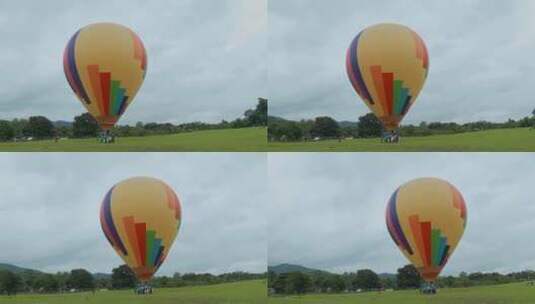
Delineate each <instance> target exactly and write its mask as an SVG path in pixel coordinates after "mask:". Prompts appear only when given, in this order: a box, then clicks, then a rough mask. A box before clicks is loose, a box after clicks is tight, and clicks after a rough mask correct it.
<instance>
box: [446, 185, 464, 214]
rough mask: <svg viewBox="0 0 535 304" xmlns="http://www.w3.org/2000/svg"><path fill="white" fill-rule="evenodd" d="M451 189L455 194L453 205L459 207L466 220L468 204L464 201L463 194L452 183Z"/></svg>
mask: <svg viewBox="0 0 535 304" xmlns="http://www.w3.org/2000/svg"><path fill="white" fill-rule="evenodd" d="M450 189H451V192H452V195H453V206H454V207H455V208H457V209H459V211H460V213H461V218H462V219H464V220H466V204H465V202H464V199H463V196H462V195H461V193H460V192H459V191H457V189H455V187H453V186H452V185H450Z"/></svg>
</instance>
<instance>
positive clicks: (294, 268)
mask: <svg viewBox="0 0 535 304" xmlns="http://www.w3.org/2000/svg"><path fill="white" fill-rule="evenodd" d="M268 271H273V272H274V273H276V274H281V273H288V272H302V273H314V272H327V271H323V270H319V269H314V268H308V267H304V266H301V265H295V264H279V265H275V266H268Z"/></svg>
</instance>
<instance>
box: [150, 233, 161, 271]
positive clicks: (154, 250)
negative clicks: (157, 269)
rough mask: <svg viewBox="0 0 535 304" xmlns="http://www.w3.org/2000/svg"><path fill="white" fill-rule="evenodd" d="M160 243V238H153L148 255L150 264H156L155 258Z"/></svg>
mask: <svg viewBox="0 0 535 304" xmlns="http://www.w3.org/2000/svg"><path fill="white" fill-rule="evenodd" d="M161 245H162V240H161V239H155V240H154V244H153V245H152V249H151V254H150V257H151V260H150V264H151V266H156V262H157V261H158V260H157V259H156V258H157V256H158V251H159V250H160V246H161Z"/></svg>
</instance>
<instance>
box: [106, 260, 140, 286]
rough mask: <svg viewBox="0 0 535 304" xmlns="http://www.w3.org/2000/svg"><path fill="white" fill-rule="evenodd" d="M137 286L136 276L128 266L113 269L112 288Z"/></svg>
mask: <svg viewBox="0 0 535 304" xmlns="http://www.w3.org/2000/svg"><path fill="white" fill-rule="evenodd" d="M136 284H137V279H136V275H135V274H134V272H133V271H132V269H130V267H128V266H126V265H121V266H119V267H117V268H113V270H112V273H111V286H112V288H114V289H122V288H133V287H135V286H136Z"/></svg>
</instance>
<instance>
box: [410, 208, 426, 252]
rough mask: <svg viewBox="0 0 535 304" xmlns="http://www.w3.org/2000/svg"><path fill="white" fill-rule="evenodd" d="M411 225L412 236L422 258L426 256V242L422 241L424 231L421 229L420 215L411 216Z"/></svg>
mask: <svg viewBox="0 0 535 304" xmlns="http://www.w3.org/2000/svg"><path fill="white" fill-rule="evenodd" d="M409 224H410V226H411V231H412V236H413V239H414V242H415V243H416V248H417V249H418V252H419V253H420V257H421V258H422V261H423V257H424V256H425V249H424V242H423V239H422V231H421V229H420V219H419V217H418V215H411V216H409Z"/></svg>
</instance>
